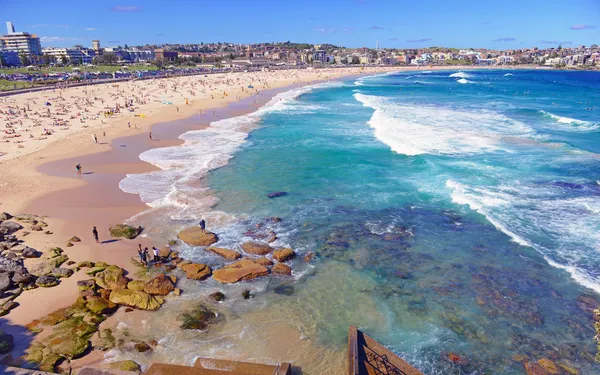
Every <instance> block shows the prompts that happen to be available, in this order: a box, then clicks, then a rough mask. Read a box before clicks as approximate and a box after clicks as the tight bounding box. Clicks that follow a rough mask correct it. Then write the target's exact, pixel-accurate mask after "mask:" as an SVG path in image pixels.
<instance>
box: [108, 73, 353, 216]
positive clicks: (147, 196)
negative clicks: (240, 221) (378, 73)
mask: <svg viewBox="0 0 600 375" xmlns="http://www.w3.org/2000/svg"><path fill="white" fill-rule="evenodd" d="M340 84H342V83H341V82H339V81H336V82H328V83H320V84H316V85H310V86H305V87H301V88H296V89H292V90H289V91H286V92H283V93H280V94H277V95H275V96H274V97H273V98H271V100H270V101H269V102H268V103H267V104H265V105H264V106H262V107H260V108H259V109H258V110H256V111H254V112H252V113H249V114H246V115H241V116H236V117H231V118H226V119H222V120H218V121H214V122H212V123H211V124H210V125H209V127H208V128H206V129H202V130H192V131H188V132H186V133H184V134H182V135H181V136H179V139H181V140H183V141H184V142H183V144H181V145H178V146H171V147H162V148H155V149H151V150H148V151H145V152H143V153H141V154H140V155H139V158H140V160H142V161H145V162H147V163H150V164H152V165H154V166H156V167H158V168H159V170H158V171H153V172H149V173H142V174H128V175H126V177H125V178H124V179H123V180H121V181H120V183H119V188H120V189H121V190H122V191H124V192H126V193H131V194H138V195H139V196H140V199H141V200H142V201H143V202H144V203H145V204H146V205H148V206H149V207H150V210H152V209H158V208H163V209H167V210H168V212H169V215H170V216H171V218H172V219H174V220H191V219H195V218H197V217H198V215H199V214H207V213H209V212H210V210H211V207H213V206H214V205H215V204H216V203H217V200H216V198H215V197H214V196H212V194H210V191H209V189H208V187H206V186H204V185H203V184H202V182H201V180H202V178H204V177H205V176H206V175H207V174H208V173H209V172H210V171H211V170H214V169H217V168H221V167H223V166H225V165H227V164H228V162H229V160H230V159H231V158H232V157H233V155H234V154H235V152H236V151H237V150H238V149H239V147H240V146H241V145H242V144H243V143H244V142H245V141H246V138H247V137H248V134H249V133H250V132H251V131H252V130H254V129H256V128H257V123H258V121H260V118H261V117H262V116H264V115H265V114H268V113H271V112H277V111H284V110H286V109H288V108H292V107H293V103H294V102H295V100H296V99H297V98H298V97H299V96H300V95H303V94H305V93H307V92H310V91H312V90H314V89H318V88H327V87H335V86H336V85H340ZM146 213H148V210H146V211H144V212H142V213H140V214H138V215H142V214H146ZM222 214H223V215H225V214H224V213H222ZM138 215H136V216H138ZM136 216H134V217H132V218H130V219H129V220H133V219H134V218H135V217H136ZM219 216H220V215H219Z"/></svg>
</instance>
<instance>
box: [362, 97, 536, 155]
mask: <svg viewBox="0 0 600 375" xmlns="http://www.w3.org/2000/svg"><path fill="white" fill-rule="evenodd" d="M354 97H355V98H356V100H358V101H359V102H361V103H362V104H363V105H364V106H366V107H370V108H373V109H374V110H375V112H374V113H373V116H372V117H371V119H370V120H369V121H368V124H369V126H371V127H372V128H373V129H374V130H375V136H376V137H377V138H378V139H379V140H380V141H381V142H383V143H385V144H386V145H388V146H389V147H390V148H391V149H392V150H393V151H395V152H397V153H399V154H405V155H420V154H459V153H477V152H485V151H497V150H502V149H503V147H502V142H501V138H502V137H505V136H527V135H529V134H533V132H532V130H531V129H530V128H529V127H527V126H526V125H524V124H523V123H520V122H518V121H514V120H511V119H509V118H507V117H506V116H503V115H501V114H498V113H495V112H491V111H464V110H455V109H451V108H445V107H441V106H435V107H434V106H427V105H409V104H401V103H397V102H392V101H390V100H388V99H386V98H383V97H378V96H372V95H365V94H361V93H356V94H354Z"/></svg>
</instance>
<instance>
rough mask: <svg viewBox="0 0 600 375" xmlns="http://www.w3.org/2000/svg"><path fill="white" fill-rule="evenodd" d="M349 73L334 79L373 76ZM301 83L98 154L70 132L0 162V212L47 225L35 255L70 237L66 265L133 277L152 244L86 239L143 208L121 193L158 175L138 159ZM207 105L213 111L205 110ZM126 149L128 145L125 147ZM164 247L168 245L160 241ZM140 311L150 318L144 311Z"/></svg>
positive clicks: (30, 300) (156, 123)
mask: <svg viewBox="0 0 600 375" xmlns="http://www.w3.org/2000/svg"><path fill="white" fill-rule="evenodd" d="M352 73H353V74H350V75H345V76H342V77H336V78H348V77H351V76H356V75H369V74H372V72H370V73H363V74H361V72H352ZM374 73H379V72H374ZM315 83H318V82H315V81H310V82H306V83H305V84H307V85H308V84H315ZM302 85H303V84H295V83H293V82H292V83H291V84H290V82H283V83H280V84H274V85H273V86H279V87H278V88H273V89H270V90H266V91H263V92H262V93H261V94H260V95H251V96H247V97H246V98H243V99H241V100H239V101H234V100H231V101H230V100H227V99H225V100H219V101H218V102H217V103H213V102H209V103H200V105H199V106H194V107H193V108H186V107H184V110H182V111H181V112H179V113H176V112H175V113H173V112H174V111H173V110H172V109H173V108H168V107H167V109H166V110H165V111H164V112H162V113H159V114H157V115H156V117H154V118H149V119H148V120H149V121H147V122H146V123H145V124H144V126H141V127H140V128H139V129H127V128H125V129H124V130H121V131H118V132H115V133H114V134H111V133H112V132H111V133H108V132H107V137H106V140H105V141H104V142H102V144H100V145H97V146H98V147H97V148H96V147H94V148H92V147H89V146H85V144H86V143H89V141H88V138H87V137H85V136H83V135H81V134H74V135H72V136H70V137H67V138H65V139H62V140H59V141H56V142H53V143H52V144H50V145H49V146H48V147H46V148H44V149H43V150H41V151H37V152H34V153H31V154H29V155H25V156H22V157H19V158H17V159H12V160H7V161H3V162H2V163H0V165H2V166H3V167H7V166H8V168H5V169H6V178H5V180H4V185H2V191H3V194H2V197H3V201H2V202H0V209H1V210H2V211H6V212H12V213H35V214H36V215H39V216H44V217H45V218H44V220H45V221H46V222H47V223H48V225H49V227H50V228H51V229H52V232H53V233H54V234H53V235H51V236H44V235H41V234H37V233H33V234H31V235H30V236H29V237H28V238H27V244H28V246H31V247H34V248H36V249H38V250H40V251H45V250H46V249H47V248H50V247H54V246H61V247H63V248H64V244H66V242H67V241H68V239H69V238H70V237H72V236H74V235H76V236H78V237H80V238H81V239H82V242H81V243H78V244H76V245H75V246H74V247H70V248H66V249H65V253H66V254H67V255H68V256H69V259H71V260H72V261H76V262H79V261H84V260H92V261H105V262H107V263H110V264H115V265H117V266H119V267H122V268H124V269H126V270H128V271H129V272H131V273H133V271H134V270H133V269H132V268H131V267H132V263H131V261H130V259H132V258H134V257H135V244H137V243H138V242H139V243H141V244H143V246H152V245H157V244H156V243H153V242H151V240H149V239H145V238H143V237H144V236H141V237H140V238H139V241H138V239H136V240H135V242H134V241H114V242H112V241H108V242H107V243H105V244H102V245H96V244H95V243H94V241H93V238H92V235H91V227H92V226H94V225H95V226H98V228H99V229H100V240H101V241H102V240H105V239H107V238H109V237H108V231H107V228H108V226H109V225H113V224H116V223H121V222H123V221H125V220H126V219H128V218H130V217H132V216H134V215H136V214H138V213H140V212H143V211H144V210H145V209H147V208H148V207H147V206H146V205H145V204H144V203H142V202H141V201H140V199H139V196H137V195H134V194H128V193H125V192H123V191H122V190H120V189H119V181H120V180H122V179H123V178H124V177H125V175H126V174H127V173H143V172H149V171H152V170H156V169H157V168H155V167H154V166H152V165H150V164H148V163H146V162H144V161H142V160H140V159H139V154H140V153H141V152H143V151H146V150H149V149H152V148H160V147H166V146H173V145H178V144H181V143H182V142H183V141H181V140H180V139H179V138H178V137H179V135H181V134H182V133H185V132H187V131H189V130H200V129H205V128H206V127H208V126H209V124H210V123H211V122H213V121H217V120H220V119H225V118H231V117H235V116H240V115H244V114H248V113H251V112H254V111H255V110H256V109H258V108H260V107H261V106H262V105H264V104H265V103H267V102H268V101H269V100H270V99H271V98H272V97H273V96H275V95H276V94H278V93H280V92H285V91H288V90H290V89H293V88H294V87H300V86H302ZM209 105H213V107H210V108H206V107H207V106H209ZM190 107H191V106H190ZM198 107H200V108H202V110H203V111H204V114H202V115H199V114H197V111H198ZM212 108H214V115H213V114H212V111H213V109H212ZM169 109H171V110H169ZM169 116H173V117H174V119H172V120H170V121H167V122H165V121H164V120H165V119H167V118H168V117H169ZM114 127H115V125H112V126H111V125H108V126H107V127H106V128H107V129H114ZM148 131H152V133H153V135H154V136H153V139H152V140H149V139H148V136H147V132H148ZM73 143H74V144H75V145H74V147H71V146H73ZM123 145H125V146H126V147H122V146H123ZM40 154H41V155H40ZM76 162H81V164H82V165H83V167H84V171H83V173H84V175H83V178H81V179H79V178H77V176H76V174H75V173H74V172H72V171H73V165H74V164H75V163H76ZM86 173H90V174H86ZM4 193H7V194H4ZM166 241H167V239H165V241H164V242H166ZM160 245H161V246H162V245H163V244H160ZM33 263H35V261H30V260H27V261H26V262H25V265H26V266H29V265H31V264H33ZM86 278H87V277H86V275H85V273H83V272H78V273H77V274H76V275H74V276H73V277H71V278H69V279H64V280H63V281H62V282H61V283H60V284H59V285H58V286H56V287H54V288H52V290H51V291H50V292H49V291H46V290H45V288H38V289H35V290H32V291H27V292H25V293H23V294H22V295H21V296H20V297H19V298H18V303H19V306H18V307H17V308H15V309H14V310H13V311H12V312H11V313H10V314H9V315H7V316H6V317H5V319H6V320H7V322H8V323H9V324H10V325H12V326H22V325H25V324H27V323H29V322H31V321H33V320H35V319H39V318H41V317H43V316H46V315H47V314H49V313H51V312H53V311H55V310H56V309H59V308H62V307H65V306H68V305H70V304H71V303H73V301H74V300H75V299H76V298H77V296H78V289H77V286H76V282H77V281H79V280H83V279H86ZM139 313H140V314H142V315H144V314H147V313H146V312H143V311H142V312H139ZM18 349H19V354H23V351H24V350H25V349H26V348H18ZM102 359H103V355H102V353H101V352H96V351H92V353H91V354H90V355H86V356H84V357H82V358H81V359H79V360H76V361H74V362H72V364H71V365H72V366H74V367H77V366H81V365H85V364H89V363H98V362H99V361H101V360H102ZM241 359H243V358H241Z"/></svg>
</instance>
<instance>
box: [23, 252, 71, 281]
mask: <svg viewBox="0 0 600 375" xmlns="http://www.w3.org/2000/svg"><path fill="white" fill-rule="evenodd" d="M68 260H69V257H67V256H66V255H58V256H56V257H53V258H46V259H43V260H41V261H40V262H39V263H38V264H36V265H35V266H33V267H31V268H30V270H29V272H31V273H32V274H34V275H36V276H43V275H48V274H51V273H52V271H53V270H54V269H55V268H59V267H60V266H61V265H62V264H63V263H65V262H67V261H68Z"/></svg>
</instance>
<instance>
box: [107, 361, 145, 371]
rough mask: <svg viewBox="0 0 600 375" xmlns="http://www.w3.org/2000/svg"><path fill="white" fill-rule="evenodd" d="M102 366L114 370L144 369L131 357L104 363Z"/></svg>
mask: <svg viewBox="0 0 600 375" xmlns="http://www.w3.org/2000/svg"><path fill="white" fill-rule="evenodd" d="M102 367H105V368H109V369H113V370H121V371H134V372H140V371H142V368H141V367H140V365H138V364H137V362H135V361H132V360H130V359H128V360H125V361H119V362H111V363H107V364H105V365H102Z"/></svg>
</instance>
